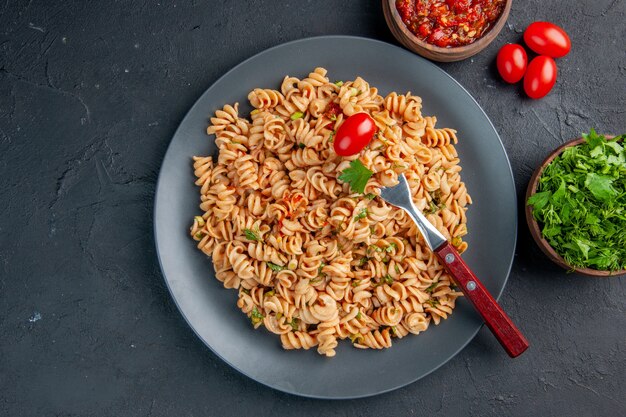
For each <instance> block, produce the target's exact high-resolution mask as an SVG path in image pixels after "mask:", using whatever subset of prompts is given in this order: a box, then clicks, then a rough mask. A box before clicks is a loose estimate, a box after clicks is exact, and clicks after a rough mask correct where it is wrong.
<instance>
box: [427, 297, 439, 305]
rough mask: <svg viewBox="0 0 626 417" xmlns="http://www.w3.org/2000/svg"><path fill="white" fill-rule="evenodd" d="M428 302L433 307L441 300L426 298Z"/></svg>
mask: <svg viewBox="0 0 626 417" xmlns="http://www.w3.org/2000/svg"><path fill="white" fill-rule="evenodd" d="M426 304H428V305H429V306H431V307H436V306H438V305H439V301H437V300H435V299H432V298H431V299H430V300H426Z"/></svg>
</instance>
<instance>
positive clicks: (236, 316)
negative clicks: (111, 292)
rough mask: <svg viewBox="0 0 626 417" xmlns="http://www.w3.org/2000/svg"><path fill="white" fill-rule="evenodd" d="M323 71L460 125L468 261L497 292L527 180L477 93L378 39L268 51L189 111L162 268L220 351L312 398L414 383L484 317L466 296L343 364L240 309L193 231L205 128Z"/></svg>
mask: <svg viewBox="0 0 626 417" xmlns="http://www.w3.org/2000/svg"><path fill="white" fill-rule="evenodd" d="M317 66H321V67H325V68H327V69H328V71H329V76H330V78H331V79H334V80H348V79H354V78H355V77H356V76H359V75H360V76H361V77H363V78H364V79H365V80H367V81H368V82H369V83H370V84H371V85H372V86H375V87H377V88H378V89H379V90H380V91H381V94H383V95H386V94H387V93H388V92H390V91H393V90H395V91H398V92H400V91H401V92H405V91H411V92H412V93H414V94H417V95H420V96H421V97H422V98H423V102H424V114H427V115H431V114H434V115H436V116H437V119H438V121H439V123H440V124H441V126H447V127H453V128H455V129H457V130H458V132H459V138H460V142H459V145H458V151H459V154H460V157H461V165H462V166H463V172H462V174H463V180H464V181H465V182H466V184H467V188H468V189H469V191H470V193H471V195H472V198H473V200H474V204H473V205H472V206H471V207H470V209H469V211H468V225H469V236H468V239H467V240H468V242H469V250H468V251H467V252H466V253H465V254H464V256H463V257H464V259H465V260H466V261H467V263H468V264H469V265H470V267H471V268H473V270H474V271H475V273H476V274H477V275H478V276H479V277H480V278H481V279H482V280H483V282H484V283H485V285H486V286H487V288H488V289H489V291H491V292H492V294H494V295H495V296H499V295H500V294H501V293H502V290H503V288H504V285H505V283H506V280H507V276H508V273H509V270H510V267H511V263H512V261H513V253H514V250H515V240H516V233H517V206H516V197H515V185H514V183H513V176H512V174H511V167H510V165H509V162H508V159H507V156H506V153H505V151H504V148H503V146H502V143H501V142H500V139H499V137H498V134H497V133H496V131H495V129H494V127H493V125H492V124H491V122H490V121H489V119H488V118H487V116H486V115H485V113H484V112H483V111H482V109H481V108H480V107H479V106H478V104H477V103H476V101H474V99H473V98H472V97H471V96H470V95H469V94H468V93H467V91H465V90H464V89H463V87H461V86H460V85H459V84H458V83H457V82H456V81H454V80H453V79H452V78H451V77H450V76H449V75H447V74H446V73H445V72H443V71H442V70H441V69H439V68H438V67H436V66H435V65H433V64H431V63H430V62H428V61H426V60H425V59H422V58H420V57H418V56H416V55H413V54H411V53H409V52H407V51H405V50H403V49H400V48H398V47H395V46H392V45H389V44H386V43H383V42H378V41H374V40H371V39H363V38H355V37H346V36H327V37H319V38H311V39H303V40H300V41H296V42H290V43H287V44H284V45H280V46H277V47H274V48H271V49H268V50H267V51H265V52H262V53H260V54H258V55H256V56H254V57H252V58H250V59H248V60H246V61H244V62H243V63H241V64H239V65H238V66H236V67H235V68H233V69H232V70H230V71H229V72H228V73H226V74H225V75H224V76H223V77H222V78H220V79H219V80H218V81H217V82H216V83H215V84H213V85H212V86H211V87H210V88H209V89H208V90H207V91H206V92H205V93H204V94H203V95H202V96H201V97H200V99H199V100H198V101H197V102H196V104H195V105H194V106H193V107H192V108H191V110H190V111H189V113H188V114H187V116H185V118H184V120H183V122H182V123H181V125H180V127H179V128H178V130H177V131H176V134H175V135H174V138H173V139H172V143H171V144H170V147H169V149H168V151H167V154H166V155H165V159H164V161H163V166H162V168H161V173H160V175H159V182H158V185H157V192H156V202H155V216H154V229H155V239H156V245H157V252H158V255H159V259H160V262H161V268H162V270H163V275H164V276H165V280H166V282H167V285H168V287H169V289H170V291H171V293H172V297H174V300H175V301H176V304H177V305H178V308H179V309H180V311H181V313H182V314H183V316H184V317H185V319H186V320H187V322H188V323H189V325H190V326H191V327H192V328H193V330H194V331H195V332H196V334H197V335H198V337H200V339H202V340H203V341H204V343H205V344H206V345H207V346H208V347H209V348H210V349H211V350H212V351H213V352H214V353H215V354H217V355H218V356H219V357H220V358H222V359H223V360H224V361H226V362H227V363H228V364H230V365H231V366H232V367H233V368H235V369H237V370H239V371H240V372H242V373H244V374H245V375H247V376H249V377H250V378H252V379H255V380H256V381H259V382H261V383H263V384H265V385H268V386H270V387H273V388H276V389H278V390H281V391H285V392H289V393H293V394H297V395H303V396H308V397H318V398H357V397H364V396H369V395H374V394H379V393H383V392H386V391H390V390H393V389H395V388H399V387H402V386H404V385H406V384H409V383H411V382H413V381H416V380H417V379H419V378H422V377H423V376H425V375H427V374H429V373H430V372H432V371H434V370H435V369H437V368H438V367H440V366H441V365H443V364H444V363H446V362H447V361H448V360H450V359H451V358H452V357H453V356H454V355H456V354H457V353H458V352H459V351H460V350H461V349H463V347H464V346H465V345H467V344H468V343H469V341H470V340H472V338H473V337H474V336H475V335H476V333H477V332H478V330H479V329H480V327H481V325H482V321H481V319H480V318H479V317H478V315H477V314H476V313H474V311H473V310H472V308H471V306H470V305H469V303H468V302H467V301H466V300H463V299H462V300H460V301H459V302H458V304H457V308H456V310H455V311H454V314H453V315H452V317H451V318H450V319H448V320H446V321H444V322H442V324H440V325H439V326H434V325H433V326H431V327H430V328H429V330H428V331H426V332H424V333H422V334H421V335H419V336H414V337H406V338H404V339H402V340H398V341H395V342H394V344H393V347H392V348H391V349H387V350H383V351H374V350H359V349H355V348H352V347H351V346H350V343H349V342H344V343H341V344H340V347H339V349H338V350H337V356H335V357H334V358H332V359H329V358H324V357H321V356H319V355H318V354H317V353H316V352H315V349H312V350H309V351H284V350H282V348H281V347H280V341H279V338H278V337H276V336H275V335H272V334H269V333H268V332H266V331H265V330H263V329H259V330H257V331H255V330H253V329H252V327H251V325H250V321H249V320H248V319H247V317H246V316H245V315H244V314H242V313H241V312H239V311H238V309H237V307H236V306H235V303H236V300H237V294H236V292H235V291H234V290H226V289H224V288H222V285H221V284H220V283H219V282H218V281H217V280H215V278H214V271H213V266H212V264H211V262H210V259H209V258H207V257H205V256H204V255H203V254H202V253H201V252H200V251H198V250H197V249H196V248H195V244H194V241H193V240H191V238H190V237H189V236H188V229H189V226H190V223H191V221H192V219H193V216H194V215H197V214H199V209H198V208H197V207H198V204H199V196H198V189H197V188H196V186H195V185H194V177H193V172H192V168H191V157H192V155H208V154H215V151H216V148H215V145H214V143H213V140H212V139H211V138H209V137H208V136H207V135H206V133H205V132H206V126H207V122H208V117H209V116H210V115H212V114H213V112H214V111H215V110H216V109H218V108H221V107H222V105H223V104H224V103H234V102H239V103H241V104H242V107H243V111H242V114H247V111H248V110H249V109H250V108H249V107H248V106H247V100H246V97H247V94H248V91H250V90H251V89H253V88H255V87H263V88H278V87H279V85H280V82H281V81H282V78H283V77H284V76H285V75H286V74H289V75H293V76H297V77H300V78H302V77H304V76H306V75H307V74H308V73H309V72H310V71H312V70H313V69H314V68H315V67H317ZM244 103H246V105H243V104H244ZM487 255H488V256H487ZM502 354H504V352H502Z"/></svg>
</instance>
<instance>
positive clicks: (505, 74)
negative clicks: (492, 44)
mask: <svg viewBox="0 0 626 417" xmlns="http://www.w3.org/2000/svg"><path fill="white" fill-rule="evenodd" d="M527 62H528V58H527V57H526V51H524V48H522V46H521V45H518V44H514V43H507V44H506V45H504V46H503V47H502V48H500V51H499V52H498V58H497V60H496V65H497V66H498V72H499V73H500V76H501V77H502V79H503V80H504V81H506V82H507V83H509V84H515V83H516V82H518V81H519V80H521V79H522V77H524V73H526V64H527Z"/></svg>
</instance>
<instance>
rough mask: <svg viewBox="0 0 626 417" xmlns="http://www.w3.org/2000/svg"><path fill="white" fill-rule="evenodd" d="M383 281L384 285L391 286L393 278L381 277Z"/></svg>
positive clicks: (388, 276) (389, 276)
mask: <svg viewBox="0 0 626 417" xmlns="http://www.w3.org/2000/svg"><path fill="white" fill-rule="evenodd" d="M383 281H384V282H385V284H389V285H391V284H393V278H392V277H391V275H389V274H387V275H385V276H384V277H383Z"/></svg>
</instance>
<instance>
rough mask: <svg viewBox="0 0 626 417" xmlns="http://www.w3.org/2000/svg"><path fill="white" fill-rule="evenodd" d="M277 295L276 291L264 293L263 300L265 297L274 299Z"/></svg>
mask: <svg viewBox="0 0 626 417" xmlns="http://www.w3.org/2000/svg"><path fill="white" fill-rule="evenodd" d="M275 295H276V291H274V290H271V291H268V292H266V293H264V294H263V298H265V297H273V296H275Z"/></svg>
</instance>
